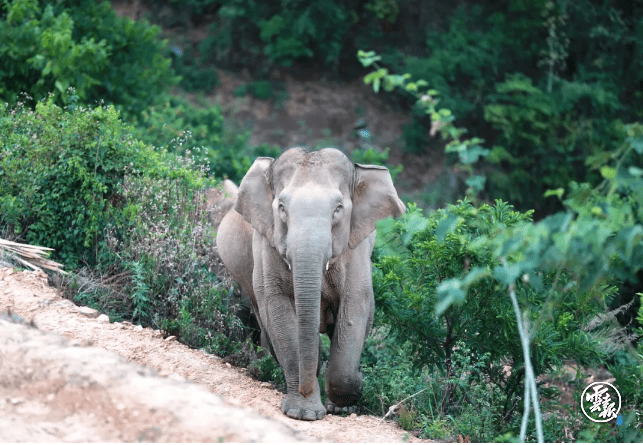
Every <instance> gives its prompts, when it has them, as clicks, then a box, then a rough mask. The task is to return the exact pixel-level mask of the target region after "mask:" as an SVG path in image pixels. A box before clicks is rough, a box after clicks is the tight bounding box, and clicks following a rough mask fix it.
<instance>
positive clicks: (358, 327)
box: [326, 291, 375, 414]
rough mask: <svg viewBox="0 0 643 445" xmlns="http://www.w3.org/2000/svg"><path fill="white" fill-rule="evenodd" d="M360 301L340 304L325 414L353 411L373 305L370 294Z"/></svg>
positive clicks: (358, 393) (327, 378) (330, 364)
mask: <svg viewBox="0 0 643 445" xmlns="http://www.w3.org/2000/svg"><path fill="white" fill-rule="evenodd" d="M365 294H366V295H365V298H364V299H360V301H352V302H350V301H343V302H340V307H339V311H338V317H337V322H336V324H335V330H334V332H333V337H332V339H331V346H330V358H329V363H328V369H327V370H326V410H327V412H328V413H332V414H345V413H352V412H354V411H355V405H356V404H357V401H358V399H359V395H360V390H361V385H362V376H361V374H360V372H359V363H360V356H361V355H362V348H363V346H364V340H365V339H366V335H367V334H368V332H369V331H370V329H371V326H372V321H373V310H374V308H375V301H374V299H373V294H372V291H371V292H370V293H369V292H365Z"/></svg>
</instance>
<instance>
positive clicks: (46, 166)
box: [0, 91, 159, 268]
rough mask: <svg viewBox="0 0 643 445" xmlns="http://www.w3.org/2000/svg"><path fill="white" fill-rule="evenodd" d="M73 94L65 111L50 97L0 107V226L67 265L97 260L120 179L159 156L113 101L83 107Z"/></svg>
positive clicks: (152, 165) (143, 168)
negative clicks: (135, 132)
mask: <svg viewBox="0 0 643 445" xmlns="http://www.w3.org/2000/svg"><path fill="white" fill-rule="evenodd" d="M77 99H78V98H77V96H75V95H74V94H73V91H72V94H71V95H70V98H69V103H70V105H69V107H68V108H67V109H62V108H60V107H58V106H57V105H56V104H55V103H54V97H53V96H50V97H49V98H48V99H46V100H45V101H41V102H39V103H38V104H37V105H36V108H35V110H34V111H32V110H29V109H27V108H25V107H24V105H23V104H22V103H20V104H19V105H18V106H17V107H16V108H14V109H9V108H6V107H5V106H4V105H2V104H0V135H1V137H0V224H2V225H7V226H9V227H11V229H12V230H13V231H14V233H15V234H16V235H18V236H19V237H20V238H23V239H26V241H27V242H28V243H30V244H37V245H44V246H49V247H51V248H53V249H55V254H54V256H55V257H56V258H57V259H58V260H60V261H62V262H63V263H64V264H65V265H66V266H67V267H70V268H74V267H76V266H77V265H78V264H79V262H80V261H81V260H82V261H83V262H87V263H89V264H95V262H96V253H95V251H94V247H95V246H96V244H97V243H98V242H99V240H101V239H102V238H103V235H104V230H105V227H106V226H107V224H108V222H109V216H108V208H109V207H110V206H113V205H115V203H117V202H118V199H119V197H118V192H117V188H118V186H119V183H120V181H121V180H122V179H123V178H124V177H125V175H128V174H140V173H141V172H143V171H147V170H149V169H153V168H155V167H156V165H155V164H156V162H158V159H159V156H158V155H157V154H156V153H155V152H154V151H153V150H152V149H151V148H150V147H149V146H146V145H144V144H143V143H141V142H139V141H137V140H135V139H133V138H132V137H131V136H130V135H129V134H130V132H131V130H130V129H129V128H128V127H127V126H126V125H124V124H123V123H122V122H121V121H120V120H119V115H118V112H117V111H116V110H115V109H114V107H113V106H99V107H96V108H93V109H85V108H83V107H81V106H79V105H78V104H77V103H76V101H77ZM27 178H28V180H26V179H27Z"/></svg>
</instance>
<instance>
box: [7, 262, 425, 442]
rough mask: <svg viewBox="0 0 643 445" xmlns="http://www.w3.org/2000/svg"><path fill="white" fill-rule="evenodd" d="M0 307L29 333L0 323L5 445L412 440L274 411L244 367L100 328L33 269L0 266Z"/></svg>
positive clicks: (143, 332)
mask: <svg viewBox="0 0 643 445" xmlns="http://www.w3.org/2000/svg"><path fill="white" fill-rule="evenodd" d="M6 311H10V313H11V315H10V317H12V318H13V319H14V320H16V319H19V320H24V321H25V322H32V323H33V324H34V325H35V326H36V327H37V328H38V330H37V329H31V328H29V327H28V326H25V323H22V324H20V323H18V324H16V323H12V322H11V320H10V319H9V316H6V315H5V316H3V318H0V441H3V442H4V441H24V440H27V441H30V442H31V441H83V442H84V441H92V442H93V441H109V442H113V441H127V442H132V441H138V440H143V441H155V442H158V441H172V442H182V441H198V442H203V441H205V442H213V441H219V439H222V440H224V441H244V442H245V441H275V442H283V441H320V440H321V441H331V442H403V441H409V442H420V440H419V439H417V438H416V437H414V436H412V435H408V434H407V433H406V432H405V431H403V430H401V429H400V428H399V427H398V426H397V424H395V423H394V422H389V421H384V422H380V420H379V419H378V418H375V417H371V416H356V415H352V417H345V418H344V417H339V416H333V415H327V416H326V417H325V418H324V419H323V420H321V421H317V422H304V421H297V420H293V419H289V418H287V417H285V416H284V415H283V414H282V413H281V410H280V408H279V407H280V406H281V399H282V396H283V394H282V393H281V392H279V391H276V390H275V389H273V388H272V387H270V385H269V384H267V383H261V382H259V381H256V380H254V379H253V378H251V377H250V376H248V375H247V373H246V372H245V370H244V369H238V368H235V367H233V366H231V365H229V364H227V363H225V362H224V361H223V360H222V359H220V358H219V357H216V356H214V355H210V354H206V353H204V352H203V351H198V350H193V349H190V348H188V347H187V346H185V345H183V344H180V343H178V342H176V341H175V340H172V339H171V337H170V338H169V339H163V338H162V336H161V334H160V333H159V332H155V331H153V330H152V329H150V328H146V329H143V328H142V327H141V326H134V325H132V324H130V323H127V322H123V323H110V322H108V321H105V320H103V319H104V317H106V316H100V317H99V316H98V315H99V314H98V313H97V312H95V311H93V310H91V309H88V308H79V307H77V306H75V305H74V304H73V303H72V302H70V301H69V300H65V299H63V298H61V296H60V295H59V293H58V292H57V291H56V290H55V289H53V288H51V287H49V286H48V285H47V279H46V277H45V276H43V275H40V274H38V273H33V272H28V271H24V272H20V271H14V270H13V269H7V268H0V313H5V312H6ZM43 331H48V332H52V333H57V334H60V335H62V336H63V337H65V338H66V339H67V340H69V342H67V341H65V340H62V339H60V337H58V336H53V335H51V334H48V333H46V332H43ZM89 346H93V347H89ZM104 350H107V351H113V352H114V353H116V354H118V355H119V356H120V357H122V358H124V359H126V360H127V361H129V362H131V363H133V364H136V365H144V366H145V367H147V368H141V367H140V366H134V365H132V364H131V363H125V362H124V360H122V359H120V358H119V357H117V356H115V355H114V354H109V353H105V352H104ZM150 368H151V369H150ZM155 370H156V371H155ZM157 371H158V372H157ZM186 380H187V381H186ZM188 381H192V382H196V383H197V384H198V385H193V384H190V383H189V382H188ZM204 389H207V391H206V390H204ZM216 395H220V396H222V397H221V398H219V397H217V396H216ZM247 408H250V409H247Z"/></svg>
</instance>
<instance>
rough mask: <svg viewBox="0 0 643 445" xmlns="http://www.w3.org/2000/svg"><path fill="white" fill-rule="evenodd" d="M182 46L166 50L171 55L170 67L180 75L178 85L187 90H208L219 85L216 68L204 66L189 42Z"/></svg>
mask: <svg viewBox="0 0 643 445" xmlns="http://www.w3.org/2000/svg"><path fill="white" fill-rule="evenodd" d="M183 46H184V47H185V49H181V48H180V47H179V46H174V47H172V48H171V49H168V50H167V55H168V56H171V57H172V68H174V71H175V72H176V74H178V75H179V76H181V81H180V83H179V85H180V86H181V87H182V88H183V89H184V90H186V91H189V92H197V91H202V92H209V91H210V90H212V89H213V88H214V87H216V86H217V85H219V75H218V74H217V70H216V68H214V67H212V66H205V64H204V63H203V61H202V60H200V59H198V58H196V57H195V55H194V51H193V50H192V46H191V45H190V44H186V45H183Z"/></svg>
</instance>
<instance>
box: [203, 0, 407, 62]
mask: <svg viewBox="0 0 643 445" xmlns="http://www.w3.org/2000/svg"><path fill="white" fill-rule="evenodd" d="M217 3H218V5H220V7H219V8H218V10H217V17H218V22H217V23H216V24H215V25H213V27H212V29H211V31H210V36H209V37H208V38H206V40H204V44H203V45H202V48H201V50H202V52H204V53H207V54H211V55H213V56H214V58H215V60H216V61H217V62H220V63H221V64H224V65H226V66H237V67H238V66H244V65H248V64H252V65H254V66H255V68H256V67H257V66H263V68H266V66H267V65H270V64H277V65H281V66H286V67H287V66H291V65H292V64H293V63H294V62H296V61H300V60H311V59H312V60H313V61H318V62H320V63H321V64H322V65H325V66H326V67H328V68H330V69H333V70H337V69H339V68H340V66H341V68H342V69H343V70H345V69H346V66H354V64H355V61H354V59H353V58H352V57H350V56H349V54H352V53H353V52H354V48H355V42H356V40H360V39H361V40H368V38H369V37H372V36H374V35H377V33H378V25H377V24H378V23H379V21H380V20H388V21H390V22H395V19H396V17H397V11H398V6H397V3H396V2H395V1H394V0H370V1H365V0H352V1H350V2H338V1H328V0H319V1H317V0H316V1H307V2H305V1H301V0H283V1H280V2H272V3H266V2H260V1H255V0H252V1H246V0H224V1H219V2H217ZM264 62H268V63H267V65H266V64H265V63H264Z"/></svg>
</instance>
